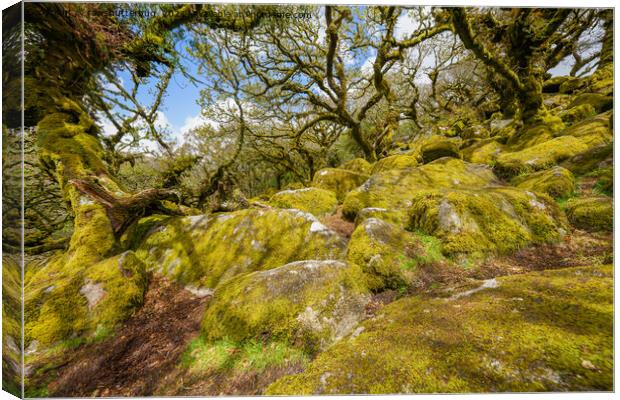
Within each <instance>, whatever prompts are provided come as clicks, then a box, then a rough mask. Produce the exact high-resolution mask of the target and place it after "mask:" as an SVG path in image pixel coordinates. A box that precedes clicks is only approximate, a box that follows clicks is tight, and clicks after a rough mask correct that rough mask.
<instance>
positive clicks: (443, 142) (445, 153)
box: [420, 135, 462, 164]
mask: <svg viewBox="0 0 620 400" xmlns="http://www.w3.org/2000/svg"><path fill="white" fill-rule="evenodd" d="M461 143H462V141H461V140H460V139H450V138H447V137H444V136H440V135H435V136H431V137H430V138H429V139H427V140H425V141H424V143H423V144H422V145H421V146H420V155H421V156H422V160H423V162H424V163H425V164H427V163H429V162H431V161H434V160H437V159H439V158H442V157H454V158H461V152H460V151H459V148H460V146H461Z"/></svg>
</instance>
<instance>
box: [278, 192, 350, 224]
mask: <svg viewBox="0 0 620 400" xmlns="http://www.w3.org/2000/svg"><path fill="white" fill-rule="evenodd" d="M269 203H270V204H272V205H273V206H275V207H279V208H295V209H298V210H301V211H305V212H309V213H311V214H313V215H315V216H317V217H320V216H324V215H327V214H332V213H333V212H334V211H336V208H337V207H338V199H337V198H336V195H335V193H334V192H332V191H329V190H325V189H319V188H303V189H297V190H285V191H282V192H278V193H276V194H274V195H273V196H272V197H271V199H270V200H269Z"/></svg>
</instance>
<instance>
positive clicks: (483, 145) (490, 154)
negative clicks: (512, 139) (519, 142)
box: [462, 139, 504, 165]
mask: <svg viewBox="0 0 620 400" xmlns="http://www.w3.org/2000/svg"><path fill="white" fill-rule="evenodd" d="M503 150H504V145H503V144H501V143H499V142H497V141H496V140H495V139H486V140H481V141H479V142H476V143H474V144H472V145H471V146H468V147H466V148H465V149H463V150H462V153H463V159H464V160H466V161H469V162H471V163H475V164H487V165H494V164H495V160H496V159H497V156H499V155H500V154H501V152H502V151H503Z"/></svg>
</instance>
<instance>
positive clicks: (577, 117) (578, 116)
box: [558, 104, 596, 124]
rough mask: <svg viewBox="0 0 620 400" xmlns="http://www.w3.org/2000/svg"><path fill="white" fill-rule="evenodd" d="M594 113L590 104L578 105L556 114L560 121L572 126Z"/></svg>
mask: <svg viewBox="0 0 620 400" xmlns="http://www.w3.org/2000/svg"><path fill="white" fill-rule="evenodd" d="M595 113H596V111H595V109H594V107H592V105H590V104H580V105H578V106H575V107H573V108H570V109H568V110H564V111H561V112H559V113H558V116H559V117H560V118H562V121H564V122H566V123H569V124H572V123H575V122H578V121H581V120H583V119H585V118H587V117H590V116H592V115H594V114H595Z"/></svg>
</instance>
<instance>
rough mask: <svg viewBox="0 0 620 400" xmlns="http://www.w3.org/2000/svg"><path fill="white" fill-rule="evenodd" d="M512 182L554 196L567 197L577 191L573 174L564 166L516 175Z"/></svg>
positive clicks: (522, 187)
mask: <svg viewBox="0 0 620 400" xmlns="http://www.w3.org/2000/svg"><path fill="white" fill-rule="evenodd" d="M510 183H511V184H512V185H514V186H516V187H518V188H521V189H523V190H529V191H531V192H538V193H547V194H548V195H550V196H551V197H554V198H560V197H566V196H569V195H570V194H572V193H573V192H574V191H575V178H574V177H573V174H572V173H571V172H570V171H569V170H567V169H566V168H562V167H553V168H551V169H548V170H544V171H539V172H534V173H532V174H526V175H520V176H516V177H515V178H513V179H512V180H511V182H510Z"/></svg>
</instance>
